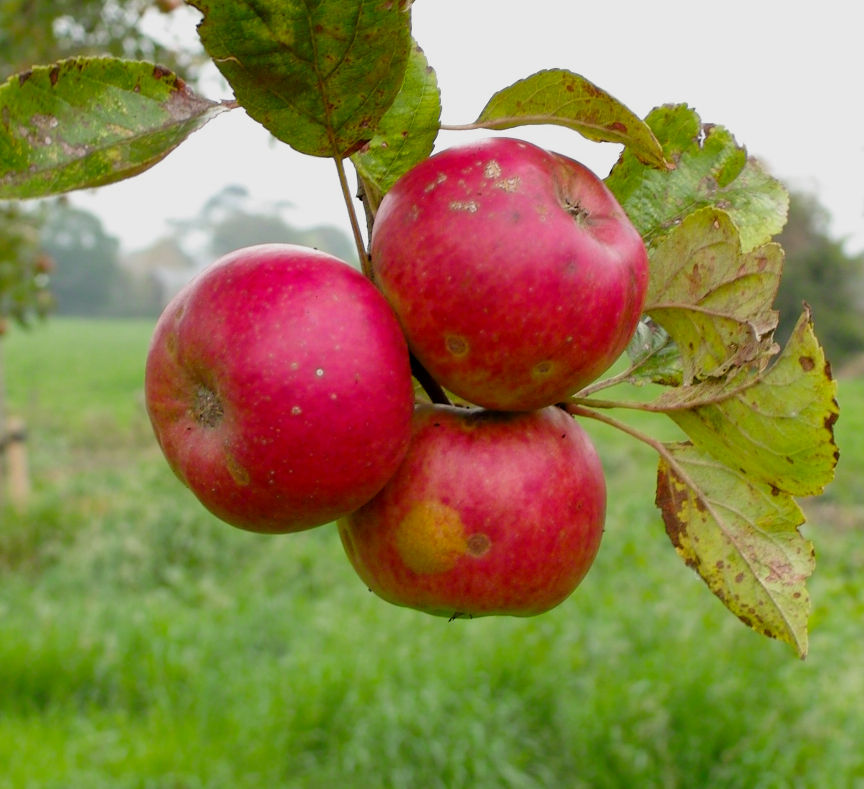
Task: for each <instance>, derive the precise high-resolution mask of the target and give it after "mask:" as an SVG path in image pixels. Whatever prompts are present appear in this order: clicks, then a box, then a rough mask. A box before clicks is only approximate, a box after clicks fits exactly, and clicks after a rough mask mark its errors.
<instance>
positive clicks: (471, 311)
mask: <svg viewBox="0 0 864 789" xmlns="http://www.w3.org/2000/svg"><path fill="white" fill-rule="evenodd" d="M370 252H371V261H372V278H371V279H370V278H367V277H365V276H363V275H362V274H361V273H360V272H358V271H356V270H355V269H353V268H352V267H351V266H349V265H348V264H347V263H345V262H343V261H341V260H339V259H337V258H335V257H332V256H330V255H327V254H324V253H322V252H319V251H315V250H311V249H307V248H303V247H298V246H292V245H288V244H263V245H259V246H253V247H248V248H245V249H240V250H237V251H236V252H233V253H231V254H229V255H227V256H225V257H223V258H221V259H220V260H219V261H217V262H216V263H214V264H213V265H212V266H210V267H209V268H208V269H207V270H205V271H204V272H202V274H200V275H199V276H198V277H197V278H196V279H194V280H193V281H192V282H190V283H189V284H188V285H187V286H186V287H185V288H184V289H183V290H182V291H181V292H180V293H179V294H177V296H176V297H175V298H174V299H173V300H172V301H171V303H170V304H169V305H168V307H167V308H166V309H165V311H164V313H163V314H162V316H161V317H160V319H159V321H158V323H157V326H156V330H155V333H154V336H153V340H152V343H151V347H150V351H149V354H148V358H147V366H146V376H145V392H146V402H147V409H148V413H149V415H150V419H151V422H152V425H153V428H154V432H155V434H156V438H157V440H158V442H159V445H160V447H161V448H162V451H163V453H164V454H165V457H166V458H167V460H168V463H169V464H170V466H171V468H172V469H173V471H174V472H175V473H176V475H177V476H178V477H179V478H180V480H182V481H183V483H184V484H186V485H187V486H188V487H189V488H190V489H191V490H192V491H193V493H194V494H195V495H196V496H197V497H198V499H199V500H200V501H201V502H202V503H203V505H204V506H205V507H207V508H208V509H209V510H210V511H211V512H213V513H214V514H215V515H216V516H218V517H219V518H221V519H222V520H224V521H226V522H227V523H230V524H232V525H234V526H237V527H239V528H243V529H247V530H250V531H256V532H266V533H286V532H294V531H299V530H302V529H308V528H312V527H315V526H319V525H322V524H325V523H330V522H333V521H337V522H338V529H339V533H340V535H341V539H342V543H343V545H344V547H345V552H346V554H347V556H348V558H349V560H350V561H351V564H352V565H353V567H354V569H355V570H356V571H357V573H358V575H359V576H360V577H361V578H362V580H363V581H364V582H365V583H366V584H367V586H368V587H369V588H370V589H371V590H372V591H374V592H375V593H376V594H378V595H379V596H380V597H382V598H384V599H385V600H388V601H390V602H392V603H395V604H398V605H405V606H410V607H413V608H416V609H419V610H422V611H426V612H429V613H432V614H437V615H442V616H447V617H454V616H481V615H489V614H513V615H532V614H537V613H541V612H543V611H546V610H548V609H549V608H552V607H553V606H555V605H557V604H558V603H560V602H561V601H562V600H563V599H564V598H566V597H567V596H568V595H569V594H570V593H571V592H572V591H573V589H575V587H576V586H577V585H578V584H579V582H580V581H581V580H582V578H583V577H584V575H585V573H587V571H588V569H589V568H590V566H591V563H592V562H593V560H594V557H595V555H596V553H597V550H598V548H599V545H600V539H601V535H602V532H603V523H604V517H605V507H606V490H605V480H604V475H603V469H602V466H601V463H600V460H599V458H598V456H597V453H596V451H595V449H594V447H593V446H592V444H591V441H590V440H589V438H588V436H587V434H586V433H585V431H584V430H583V429H582V428H581V427H580V426H579V425H578V424H577V422H576V421H575V420H574V419H573V417H571V416H570V415H569V414H568V413H567V412H566V411H565V410H563V409H562V408H560V407H558V406H559V404H561V403H563V402H564V401H566V400H567V399H568V398H569V397H571V396H572V395H573V394H574V393H576V392H578V391H579V390H580V389H581V388H583V387H584V386H585V385H587V384H588V383H590V382H591V381H593V380H595V379H596V378H597V377H598V376H599V375H601V374H602V373H603V372H604V371H605V370H607V369H608V368H609V366H610V365H611V364H612V363H613V362H614V361H615V359H616V358H617V357H618V356H619V355H620V354H621V352H622V351H623V350H624V348H625V347H626V345H627V343H628V341H629V340H630V337H631V336H632V334H633V332H634V330H635V328H636V324H637V322H638V320H639V317H640V315H641V311H642V306H643V301H644V297H645V291H646V287H647V279H648V263H647V255H646V252H645V247H644V244H643V242H642V239H641V237H640V236H639V233H638V232H637V231H636V229H635V228H634V227H633V225H632V224H631V223H630V221H629V220H628V218H627V216H626V214H625V213H624V211H623V210H622V208H621V207H620V205H619V204H618V203H617V201H616V200H615V198H614V197H613V195H612V194H611V193H610V192H609V190H608V189H607V188H606V187H605V185H604V184H603V182H602V181H601V180H600V179H599V178H597V177H596V176H595V175H594V174H593V173H592V172H591V171H590V170H588V169H587V168H585V167H584V166H583V165H581V164H579V163H578V162H575V161H573V160H571V159H568V158H566V157H564V156H561V155H558V154H555V153H552V152H549V151H546V150H544V149H542V148H539V147H537V146H535V145H532V144H530V143H527V142H523V141H520V140H515V139H511V138H494V139H489V140H485V141H482V142H479V143H474V144H470V145H464V146H459V147H454V148H450V149H447V150H445V151H443V152H441V153H438V154H435V155H433V156H431V157H429V158H428V159H426V160H425V161H423V162H421V163H420V164H418V165H417V166H416V167H414V168H413V169H412V170H411V171H409V172H408V173H406V174H405V175H404V176H402V178H400V179H399V180H398V181H397V182H396V184H395V185H394V186H393V187H392V188H391V189H390V191H388V192H387V194H386V195H385V196H384V198H383V200H382V202H381V204H380V206H379V208H378V211H377V213H376V216H375V220H374V224H373V228H372V233H371V237H370ZM412 357H413V358H412ZM412 361H413V365H414V366H413V370H414V372H415V373H416V372H417V370H419V369H421V368H422V369H423V370H424V371H425V373H427V374H428V376H429V377H430V378H431V379H432V380H433V381H434V382H436V383H437V384H438V385H440V387H442V389H441V390H440V391H446V392H448V393H450V399H452V400H453V401H455V402H456V403H458V404H457V405H453V404H452V403H451V402H435V403H429V402H419V401H417V398H416V396H415V387H414V383H413V380H412ZM424 377H425V376H424ZM436 391H438V390H437V389H436ZM434 399H446V398H440V397H436V398H434Z"/></svg>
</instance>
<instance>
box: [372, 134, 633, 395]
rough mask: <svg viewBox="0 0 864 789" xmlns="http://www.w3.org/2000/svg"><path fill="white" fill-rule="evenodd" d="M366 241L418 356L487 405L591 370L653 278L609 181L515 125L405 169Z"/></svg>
mask: <svg viewBox="0 0 864 789" xmlns="http://www.w3.org/2000/svg"><path fill="white" fill-rule="evenodd" d="M370 248H371V255H372V264H373V271H374V276H375V281H376V283H377V284H378V286H379V287H380V288H381V291H382V292H383V293H384V295H385V296H386V297H387V299H388V300H389V301H390V303H391V304H392V305H393V308H394V310H395V311H396V314H397V316H398V317H399V320H400V323H401V324H402V328H403V330H404V331H405V334H406V336H407V337H408V344H409V346H410V347H411V350H412V351H413V352H414V354H415V356H416V357H417V358H418V359H419V361H420V362H421V363H422V364H423V366H424V367H425V368H426V369H427V370H428V371H429V372H430V373H431V374H432V376H433V377H434V378H435V379H436V380H437V381H438V382H439V383H440V384H442V385H443V386H444V387H445V388H446V389H449V390H450V391H451V392H453V393H455V394H457V395H459V396H460V397H462V398H464V399H466V400H468V401H469V402H471V403H475V404H477V405H481V406H484V407H485V408H493V409H501V410H514V411H515V410H529V409H535V408H541V407H543V406H546V405H550V404H552V403H557V402H561V401H563V400H565V399H566V398H568V397H569V396H570V395H572V394H573V393H574V392H576V391H578V390H579V389H581V388H582V387H583V386H585V385H586V384H588V383H590V382H591V381H593V380H595V379H596V378H597V377H598V376H599V375H601V374H602V373H603V372H604V371H605V370H606V369H608V367H609V366H610V365H611V364H612V363H613V362H614V361H615V359H617V358H618V356H619V355H620V354H621V352H622V351H623V350H624V349H625V348H626V346H627V343H628V342H629V340H630V338H631V337H632V335H633V332H634V331H635V329H636V324H637V323H638V321H639V318H640V316H641V313H642V306H643V303H644V299H645V292H646V288H647V285H648V258H647V254H646V251H645V245H644V243H643V242H642V238H641V237H640V235H639V233H638V231H637V230H636V229H635V228H634V226H633V225H632V223H631V222H630V220H629V219H628V217H627V215H626V214H625V213H624V211H623V209H622V208H621V206H620V205H619V204H618V202H617V201H616V199H615V197H614V196H613V195H612V193H611V192H610V191H609V190H608V189H607V188H606V186H605V184H603V182H602V181H601V180H600V179H599V178H597V176H596V175H594V174H593V173H592V172H591V171H590V170H588V169H587V168H586V167H584V166H583V165H581V164H579V163H578V162H576V161H573V160H572V159H568V158H566V157H564V156H560V155H558V154H555V153H551V152H549V151H546V150H544V149H542V148H539V147H537V146H535V145H532V144H530V143H527V142H523V141H521V140H515V139H510V138H492V139H487V140H484V141H481V142H477V143H472V144H469V145H463V146H457V147H454V148H449V149H447V150H444V151H442V152H440V153H438V154H435V155H434V156H432V157H430V158H428V159H426V160H424V161H423V162H421V163H420V164H418V165H417V166H416V167H414V169H412V170H410V171H409V172H408V173H406V174H405V175H404V176H402V177H401V178H400V179H399V180H398V181H397V182H396V183H395V184H394V185H393V187H392V188H391V190H390V191H389V192H388V193H387V194H386V195H385V196H384V199H383V200H382V202H381V205H380V207H379V209H378V213H377V215H376V217H375V224H374V227H373V231H372V236H371V239H370Z"/></svg>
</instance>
